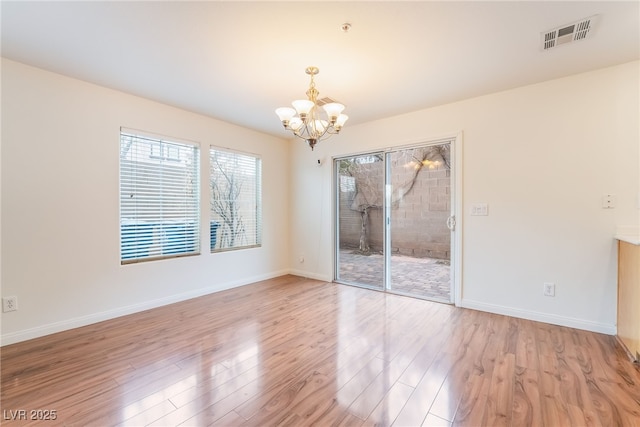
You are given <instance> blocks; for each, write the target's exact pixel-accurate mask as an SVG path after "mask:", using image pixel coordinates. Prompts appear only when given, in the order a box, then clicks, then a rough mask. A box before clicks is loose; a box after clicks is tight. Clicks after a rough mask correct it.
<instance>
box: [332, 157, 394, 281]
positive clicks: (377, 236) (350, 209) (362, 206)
mask: <svg viewBox="0 0 640 427" xmlns="http://www.w3.org/2000/svg"><path fill="white" fill-rule="evenodd" d="M335 171H336V194H337V210H338V215H337V216H338V221H337V224H338V225H337V228H338V230H337V239H336V241H337V245H336V246H337V248H336V260H337V262H336V265H337V268H336V279H337V280H339V281H340V282H343V283H349V284H354V285H360V286H365V287H370V288H376V289H384V276H385V257H384V211H383V207H384V178H385V170H384V154H383V153H371V154H367V155H364V156H355V157H346V158H342V159H338V160H336V161H335Z"/></svg>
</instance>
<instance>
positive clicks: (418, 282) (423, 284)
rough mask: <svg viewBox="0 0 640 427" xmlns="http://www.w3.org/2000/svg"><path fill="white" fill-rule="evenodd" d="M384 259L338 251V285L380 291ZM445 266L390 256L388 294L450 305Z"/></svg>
mask: <svg viewBox="0 0 640 427" xmlns="http://www.w3.org/2000/svg"><path fill="white" fill-rule="evenodd" d="M383 279H384V257H383V255H382V254H371V255H361V254H358V253H354V251H353V250H351V249H341V250H340V259H339V271H338V281H339V282H344V283H349V284H362V285H366V286H371V287H374V288H382V284H383ZM450 282H451V273H450V266H449V262H448V261H445V260H439V259H434V258H414V257H409V256H404V255H392V256H391V291H393V292H398V293H402V294H408V295H411V296H415V297H418V298H425V299H430V300H434V301H440V302H447V303H448V302H450Z"/></svg>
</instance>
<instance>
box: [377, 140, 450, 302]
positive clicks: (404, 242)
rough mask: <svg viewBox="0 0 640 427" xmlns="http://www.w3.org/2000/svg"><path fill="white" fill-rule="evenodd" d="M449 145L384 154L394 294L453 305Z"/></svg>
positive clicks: (391, 280) (391, 279)
mask: <svg viewBox="0 0 640 427" xmlns="http://www.w3.org/2000/svg"><path fill="white" fill-rule="evenodd" d="M450 152H451V144H450V143H446V144H439V145H430V146H425V147H419V148H413V149H407V150H402V151H397V152H393V153H389V154H387V156H388V157H387V160H388V163H389V168H390V171H389V172H390V173H389V175H390V181H391V182H390V183H391V189H392V193H391V206H390V208H391V209H390V216H391V221H390V224H391V231H390V236H391V242H390V246H389V248H390V249H389V250H390V252H391V256H390V269H391V274H390V276H391V277H390V284H389V289H390V290H393V291H394V292H399V293H405V294H410V295H412V296H417V297H421V298H427V299H432V300H436V301H443V302H450V301H451V274H450V261H451V259H450V256H451V232H450V231H449V228H448V227H447V219H448V218H449V216H450V215H451V160H450Z"/></svg>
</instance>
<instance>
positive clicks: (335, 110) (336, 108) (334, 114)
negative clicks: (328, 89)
mask: <svg viewBox="0 0 640 427" xmlns="http://www.w3.org/2000/svg"><path fill="white" fill-rule="evenodd" d="M322 108H323V109H324V111H325V112H326V113H327V117H328V118H329V121H330V122H331V123H335V121H336V119H337V118H338V116H339V115H340V114H341V113H342V110H344V105H342V104H338V103H337V102H330V103H329V104H325V105H323V106H322Z"/></svg>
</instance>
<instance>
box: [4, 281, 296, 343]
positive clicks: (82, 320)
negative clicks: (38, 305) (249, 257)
mask: <svg viewBox="0 0 640 427" xmlns="http://www.w3.org/2000/svg"><path fill="white" fill-rule="evenodd" d="M286 274H292V273H291V271H290V270H288V269H287V270H280V271H274V272H272V273H267V274H262V275H258V276H253V277H246V278H243V279H241V280H235V281H231V282H227V283H223V284H222V285H220V284H218V285H217V286H215V287H207V288H201V289H196V290H193V291H189V292H184V293H181V294H176V295H171V296H168V297H164V298H158V299H155V300H151V301H145V302H142V303H138V304H132V305H128V306H125V307H119V308H116V309H113V310H107V311H103V312H100V313H94V314H89V315H87V316H81V317H75V318H73V319H68V320H63V321H60V322H54V323H49V324H47V325H42V326H37V327H35V328H30V329H25V330H23V331H17V332H11V333H8V334H4V335H2V336H1V337H0V347H1V346H5V345H9V344H15V343H18V342H22V341H27V340H30V339H33V338H39V337H43V336H45V335H51V334H55V333H57V332H63V331H67V330H69V329H75V328H79V327H82V326H87V325H91V324H93V323H98V322H102V321H105V320H110V319H115V318H116V317H121V316H126V315H128V314H133V313H138V312H141V311H144V310H149V309H152V308H157V307H162V306H165V305H169V304H173V303H176V302H180V301H186V300H189V299H192V298H197V297H201V296H203V295H208V294H212V293H215V292H220V291H225V290H227V289H232V288H237V287H239V286H244V285H250V284H252V283H255V282H259V281H261V280H268V279H273V278H275V277H280V276H284V275H286Z"/></svg>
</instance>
